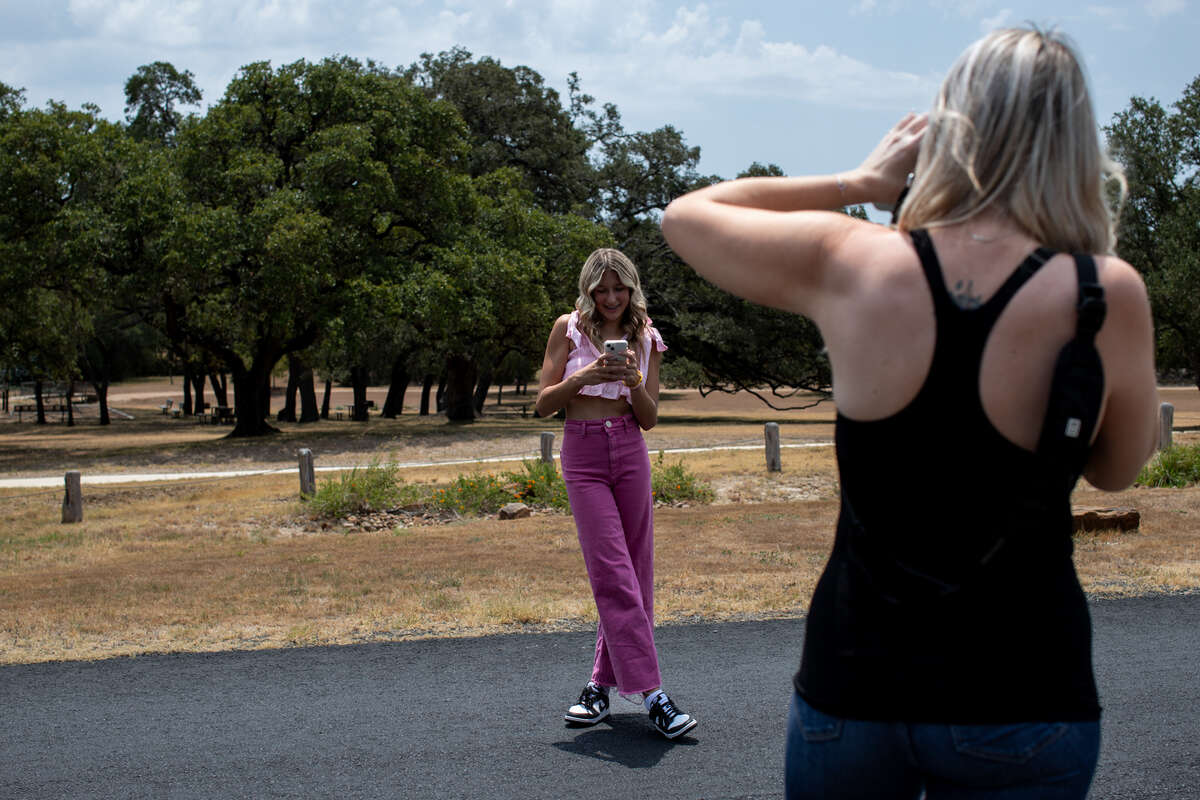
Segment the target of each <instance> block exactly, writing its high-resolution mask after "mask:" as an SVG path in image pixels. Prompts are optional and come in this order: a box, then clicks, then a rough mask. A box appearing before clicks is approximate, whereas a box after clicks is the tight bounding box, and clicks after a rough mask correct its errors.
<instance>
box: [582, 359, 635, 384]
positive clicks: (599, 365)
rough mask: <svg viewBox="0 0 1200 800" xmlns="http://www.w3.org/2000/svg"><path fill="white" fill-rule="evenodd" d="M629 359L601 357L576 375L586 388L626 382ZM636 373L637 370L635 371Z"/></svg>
mask: <svg viewBox="0 0 1200 800" xmlns="http://www.w3.org/2000/svg"><path fill="white" fill-rule="evenodd" d="M628 364H629V359H628V357H627V356H626V357H625V358H624V359H622V357H621V356H609V355H607V354H603V355H601V356H600V357H599V358H597V359H596V360H595V361H593V362H592V363H591V364H588V365H587V366H586V367H583V368H581V369H580V370H579V371H578V372H576V373H575V376H574V377H576V378H578V380H579V382H580V383H582V384H583V385H584V386H595V385H597V384H600V383H613V382H615V381H622V382H624V381H625V380H626V378H627V377H628ZM635 372H636V370H635Z"/></svg>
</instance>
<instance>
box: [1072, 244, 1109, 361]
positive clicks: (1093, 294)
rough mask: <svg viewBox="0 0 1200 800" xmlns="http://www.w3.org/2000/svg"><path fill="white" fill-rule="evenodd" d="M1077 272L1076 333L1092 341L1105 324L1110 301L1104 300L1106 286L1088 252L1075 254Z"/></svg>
mask: <svg viewBox="0 0 1200 800" xmlns="http://www.w3.org/2000/svg"><path fill="white" fill-rule="evenodd" d="M1075 274H1076V276H1077V277H1078V278H1079V300H1078V301H1077V302H1076V304H1075V310H1076V311H1077V312H1078V313H1079V319H1078V321H1077V322H1076V328H1075V335H1076V336H1078V337H1079V338H1081V339H1086V340H1087V341H1089V342H1090V341H1092V340H1094V339H1095V338H1096V332H1097V331H1099V330H1100V326H1101V325H1103V324H1104V317H1105V315H1106V314H1107V313H1108V303H1107V302H1105V300H1104V287H1103V286H1101V285H1100V278H1099V276H1098V275H1097V273H1096V262H1095V260H1093V259H1092V257H1091V256H1090V255H1088V254H1087V253H1076V254H1075Z"/></svg>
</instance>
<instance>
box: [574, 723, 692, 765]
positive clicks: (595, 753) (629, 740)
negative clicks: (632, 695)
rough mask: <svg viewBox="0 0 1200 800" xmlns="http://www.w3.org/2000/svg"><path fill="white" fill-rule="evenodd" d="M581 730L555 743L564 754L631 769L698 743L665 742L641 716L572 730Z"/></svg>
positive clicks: (685, 738) (682, 739)
mask: <svg viewBox="0 0 1200 800" xmlns="http://www.w3.org/2000/svg"><path fill="white" fill-rule="evenodd" d="M567 731H568V733H570V732H571V731H582V732H581V733H580V734H579V735H578V736H576V737H575V738H573V739H568V740H566V741H562V742H554V747H555V748H556V749H558V750H561V751H562V752H564V753H570V754H572V755H578V756H588V757H589V758H594V759H597V760H598V761H607V762H610V763H613V764H620V765H622V766H624V767H628V768H629V769H648V768H649V767H653V766H654V765H656V764H657V763H658V762H659V761H661V760H662V758H663V756H665V755H666V754H667V753H668V752H670V751H671V750H672V749H673V748H676V747H693V746H695V745H696V744H698V742H697V741H696V740H695V739H693V738H692V737H690V736H681V737H679V738H678V739H675V740H669V739H664V738H663V737H662V734H660V733H659V732H658V731H656V730H655V729H654V728H653V727H652V726H651V725H650V723H649V722H648V721H647V720H646V717H645V716H644V715H640V714H622V715H620V716H616V715H613V716H609V718H608V719H606V720H605V721H604V722H602V723H600V724H599V725H598V726H596V727H594V728H583V727H574V728H572V727H570V726H568V728H567Z"/></svg>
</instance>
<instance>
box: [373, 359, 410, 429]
mask: <svg viewBox="0 0 1200 800" xmlns="http://www.w3.org/2000/svg"><path fill="white" fill-rule="evenodd" d="M407 363H408V354H407V353H405V354H403V355H399V356H396V360H395V361H393V362H392V375H391V380H390V381H389V383H388V393H387V399H386V400H384V401H383V411H382V412H380V413H381V414H382V416H384V417H386V418H388V419H395V418H396V417H398V416H400V415H401V414H402V413H403V412H404V392H405V390H407V389H408V370H407V369H405V366H404V365H405V364H407Z"/></svg>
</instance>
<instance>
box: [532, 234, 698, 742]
mask: <svg viewBox="0 0 1200 800" xmlns="http://www.w3.org/2000/svg"><path fill="white" fill-rule="evenodd" d="M606 341H617V342H619V343H620V345H619V346H620V347H623V348H624V352H623V353H619V354H609V353H608V352H606V348H605V342H606ZM666 349H667V346H666V344H664V343H663V340H662V337H661V336H660V335H659V333H658V331H656V330H655V329H654V327H653V326H652V325H651V323H650V318H649V317H648V316H647V315H646V298H645V297H644V296H643V294H642V288H641V281H640V279H639V277H638V272H637V267H635V266H634V264H633V262H632V261H630V260H629V258H627V257H626V256H625V255H624V254H623V253H621V252H620V251H619V250H614V249H611V248H603V249H600V250H596V251H595V252H594V253H592V254H591V255H590V256H589V257H588V259H587V261H586V262H585V263H584V265H583V269H582V270H581V271H580V274H579V298H578V299H577V300H576V301H575V310H574V311H573V312H571V313H570V314H564V315H562V316H561V317H559V318H558V319H557V320H556V321H555V323H554V327H553V328H552V329H551V331H550V340H549V342H548V343H547V344H546V356H545V360H544V361H543V362H542V373H541V390H540V391H539V392H538V398H537V406H536V407H537V411H538V414H539V415H541V416H543V417H548V416H551V415H553V414H554V413H555V412H557V411H558V410H559V409H563V408H565V409H566V412H567V413H566V416H567V419H566V422H565V424H564V425H563V443H562V452H561V459H562V473H563V480H564V481H565V482H566V485H567V495H568V497H569V498H570V501H571V513H572V514H573V515H574V517H575V527H576V530H577V531H578V533H579V545H580V548H581V549H582V551H583V561H584V564H585V566H586V567H587V574H588V581H589V582H590V583H591V586H592V596H593V597H594V598H595V601H596V613H597V616H598V617H599V618H600V622H599V625H598V626H597V630H596V656H595V661H594V662H593V664H592V673H591V677H590V680H588V682H587V684H586V685H585V686H584V688H583V691H582V692H581V693H580V695H579V700H578V701H577V702H576V703H575V704H574V705H572V706H571V707H570V708H569V709H568V710H567V712H566V714H565V715H564V719H565V720H566V722H567V723H568V724H571V725H577V726H586V725H595V724H596V723H597V722H600V721H601V720H603V719H604V718H605V717H607V716H608V715H609V711H610V704H609V696H608V695H609V690H610V689H611V688H613V687H615V688H616V689H617V691H618V692H619V693H620V694H621V695H622V696H624V697H626V698H627V699H630V700H632V701H633V702H637V703H642V704H643V705H644V706H645V708H646V710H647V711H648V712H649V714H650V720H651V722H652V723H653V724H654V726H655V728H657V729H658V731H659V732H660V733H662V734H663V735H664V736H666V737H667V738H668V739H675V738H677V737H679V736H682V735H683V734H685V733H687V732H688V731H690V730H691V729H692V728H694V727H696V719H695V718H694V717H692V716H690V715H689V714H685V713H683V712H682V711H680V710H679V708H678V707H677V706H676V705H675V704H674V703H673V702H672V701H671V699H670V698H669V697H668V696H667V694H666V693H665V692H663V691H662V678H661V676H660V674H659V669H658V652H657V650H656V649H655V646H654V499H653V497H652V496H651V493H650V457H649V454H648V452H647V451H646V442H645V440H644V439H643V438H642V431H643V430H649V429H650V428H653V427H654V425H655V423H657V422H658V368H659V364H660V363H661V361H662V351H664V350H666Z"/></svg>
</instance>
